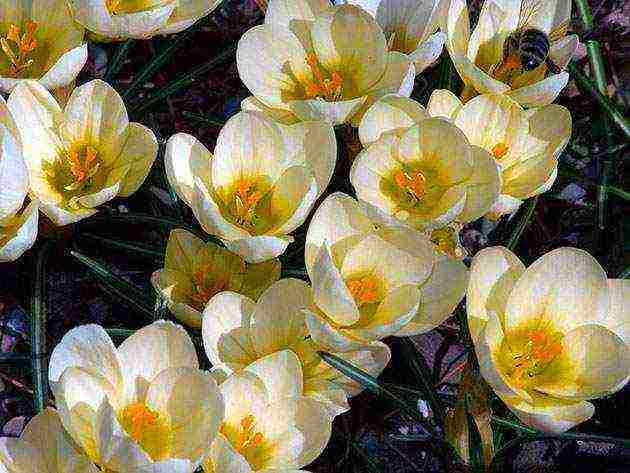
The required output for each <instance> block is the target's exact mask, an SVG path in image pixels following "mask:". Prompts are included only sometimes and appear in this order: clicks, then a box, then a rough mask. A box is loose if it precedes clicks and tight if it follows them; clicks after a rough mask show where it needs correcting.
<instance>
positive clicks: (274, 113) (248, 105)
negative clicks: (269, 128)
mask: <svg viewBox="0 0 630 473" xmlns="http://www.w3.org/2000/svg"><path fill="white" fill-rule="evenodd" d="M241 110H242V111H244V112H260V113H262V114H264V115H267V116H268V117H269V118H271V119H272V120H274V121H276V122H278V123H282V124H283V125H294V124H295V123H297V122H298V118H297V117H296V116H295V115H294V114H293V112H291V111H290V110H285V109H283V108H274V107H270V106H268V105H267V104H265V103H264V102H262V101H260V100H258V99H257V98H256V97H254V96H253V95H252V96H250V97H247V98H245V99H243V101H242V102H241Z"/></svg>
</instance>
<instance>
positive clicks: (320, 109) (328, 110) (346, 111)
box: [289, 96, 368, 125]
mask: <svg viewBox="0 0 630 473" xmlns="http://www.w3.org/2000/svg"><path fill="white" fill-rule="evenodd" d="M367 99H368V97H367V96H361V97H357V98H354V99H350V100H340V101H337V102H326V101H324V100H319V99H310V100H292V101H290V102H289V108H290V109H291V111H292V112H293V113H294V114H295V115H296V116H297V117H298V118H299V119H300V120H303V121H310V120H322V121H325V122H328V123H330V124H331V125H341V124H343V123H346V122H347V121H348V120H350V118H352V117H353V116H354V114H355V113H357V111H358V110H359V109H360V108H361V107H362V106H363V104H364V103H365V102H366V100H367Z"/></svg>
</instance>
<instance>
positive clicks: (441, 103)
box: [427, 89, 462, 119]
mask: <svg viewBox="0 0 630 473" xmlns="http://www.w3.org/2000/svg"><path fill="white" fill-rule="evenodd" d="M461 106H462V102H461V100H459V98H458V97H457V96H456V95H455V94H454V93H453V92H451V91H450V90H447V89H437V90H434V91H433V93H432V94H431V97H429V103H428V104H427V112H428V114H429V116H431V117H442V118H447V119H453V118H454V117H455V116H456V114H457V112H458V111H459V109H460V108H461Z"/></svg>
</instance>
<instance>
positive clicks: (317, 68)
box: [304, 53, 343, 102]
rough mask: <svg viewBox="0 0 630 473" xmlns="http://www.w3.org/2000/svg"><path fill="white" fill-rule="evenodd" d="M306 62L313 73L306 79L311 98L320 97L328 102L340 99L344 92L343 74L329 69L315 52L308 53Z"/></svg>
mask: <svg viewBox="0 0 630 473" xmlns="http://www.w3.org/2000/svg"><path fill="white" fill-rule="evenodd" d="M306 63H307V64H308V67H309V68H310V69H311V73H312V74H313V77H312V79H306V80H305V82H304V89H305V92H306V96H307V98H309V99H313V98H320V99H323V100H326V101H327V102H335V101H337V100H340V99H341V97H342V93H343V76H342V75H341V74H339V72H337V71H327V70H326V69H324V67H322V66H321V64H320V63H319V61H318V60H317V56H316V55H315V54H313V53H309V54H307V55H306Z"/></svg>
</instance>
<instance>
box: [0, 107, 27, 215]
mask: <svg viewBox="0 0 630 473" xmlns="http://www.w3.org/2000/svg"><path fill="white" fill-rule="evenodd" d="M5 124H6V125H5ZM7 125H9V126H7ZM28 185H29V183H28V173H27V170H26V164H25V163H24V158H23V156H22V143H21V139H20V136H19V132H18V131H17V128H16V127H15V123H14V122H13V119H12V118H11V115H10V113H9V110H8V108H7V107H6V104H5V102H4V99H0V189H2V193H1V194H0V222H2V220H4V219H7V218H9V217H12V216H13V215H15V214H16V213H17V211H18V210H20V209H21V208H22V205H23V203H24V198H25V197H26V194H27V192H28Z"/></svg>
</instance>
